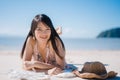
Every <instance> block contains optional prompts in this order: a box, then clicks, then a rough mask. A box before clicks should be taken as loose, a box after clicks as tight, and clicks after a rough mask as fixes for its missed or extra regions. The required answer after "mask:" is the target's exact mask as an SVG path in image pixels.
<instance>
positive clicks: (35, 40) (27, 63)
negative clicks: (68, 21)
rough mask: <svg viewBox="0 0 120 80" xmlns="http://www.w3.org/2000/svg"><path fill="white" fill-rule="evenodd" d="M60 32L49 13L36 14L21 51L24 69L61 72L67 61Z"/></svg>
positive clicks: (53, 72)
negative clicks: (55, 27)
mask: <svg viewBox="0 0 120 80" xmlns="http://www.w3.org/2000/svg"><path fill="white" fill-rule="evenodd" d="M58 30H59V29H57V31H58ZM58 34H61V31H58V33H57V32H56V30H55V29H54V26H53V24H52V21H51V20H50V18H49V17H48V16H47V15H45V14H39V15H36V16H35V18H34V19H33V20H32V23H31V29H30V31H29V33H28V35H27V38H26V40H25V42H24V45H23V48H22V52H21V58H22V61H23V69H25V70H34V71H44V72H47V73H48V74H58V73H60V72H61V71H62V70H63V69H64V67H65V65H66V63H65V47H64V44H63V42H62V40H61V38H60V37H59V35H58Z"/></svg>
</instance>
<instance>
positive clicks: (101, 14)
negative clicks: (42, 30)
mask: <svg viewBox="0 0 120 80" xmlns="http://www.w3.org/2000/svg"><path fill="white" fill-rule="evenodd" d="M40 13H44V14H46V15H48V16H49V17H50V18H51V20H52V22H53V24H54V26H55V27H57V26H61V27H62V29H63V34H62V35H61V37H66V38H95V37H96V36H97V35H98V34H99V33H100V32H101V31H104V30H106V29H110V28H115V27H118V26H120V0H0V36H22V37H24V36H26V35H27V33H28V31H29V29H30V24H31V21H32V19H33V18H34V16H35V15H36V14H40Z"/></svg>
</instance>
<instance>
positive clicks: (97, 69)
mask: <svg viewBox="0 0 120 80" xmlns="http://www.w3.org/2000/svg"><path fill="white" fill-rule="evenodd" d="M80 73H81V74H82V73H83V74H84V73H87V74H85V75H84V76H85V77H84V76H83V77H82V78H88V79H89V78H95V79H106V78H111V77H115V76H116V75H117V73H116V72H114V71H110V72H108V73H107V70H106V68H105V66H104V64H103V63H101V62H98V61H95V62H86V63H85V64H84V66H83V68H82V70H81V71H80ZM87 75H89V76H87Z"/></svg>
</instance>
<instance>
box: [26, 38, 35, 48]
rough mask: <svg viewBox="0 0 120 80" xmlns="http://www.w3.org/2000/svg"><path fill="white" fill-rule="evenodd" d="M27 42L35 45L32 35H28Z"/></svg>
mask: <svg viewBox="0 0 120 80" xmlns="http://www.w3.org/2000/svg"><path fill="white" fill-rule="evenodd" d="M27 44H31V45H32V46H34V45H35V39H34V38H33V37H32V36H30V37H28V39H27Z"/></svg>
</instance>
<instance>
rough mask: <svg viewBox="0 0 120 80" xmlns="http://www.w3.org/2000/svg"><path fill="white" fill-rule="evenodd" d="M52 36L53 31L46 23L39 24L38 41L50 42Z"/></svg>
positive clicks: (36, 32)
mask: <svg viewBox="0 0 120 80" xmlns="http://www.w3.org/2000/svg"><path fill="white" fill-rule="evenodd" d="M50 35H51V29H50V28H49V27H48V26H47V25H46V24H44V23H42V22H39V23H38V25H37V28H36V29H35V37H36V39H37V40H38V41H39V40H42V41H48V39H49V38H50Z"/></svg>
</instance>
